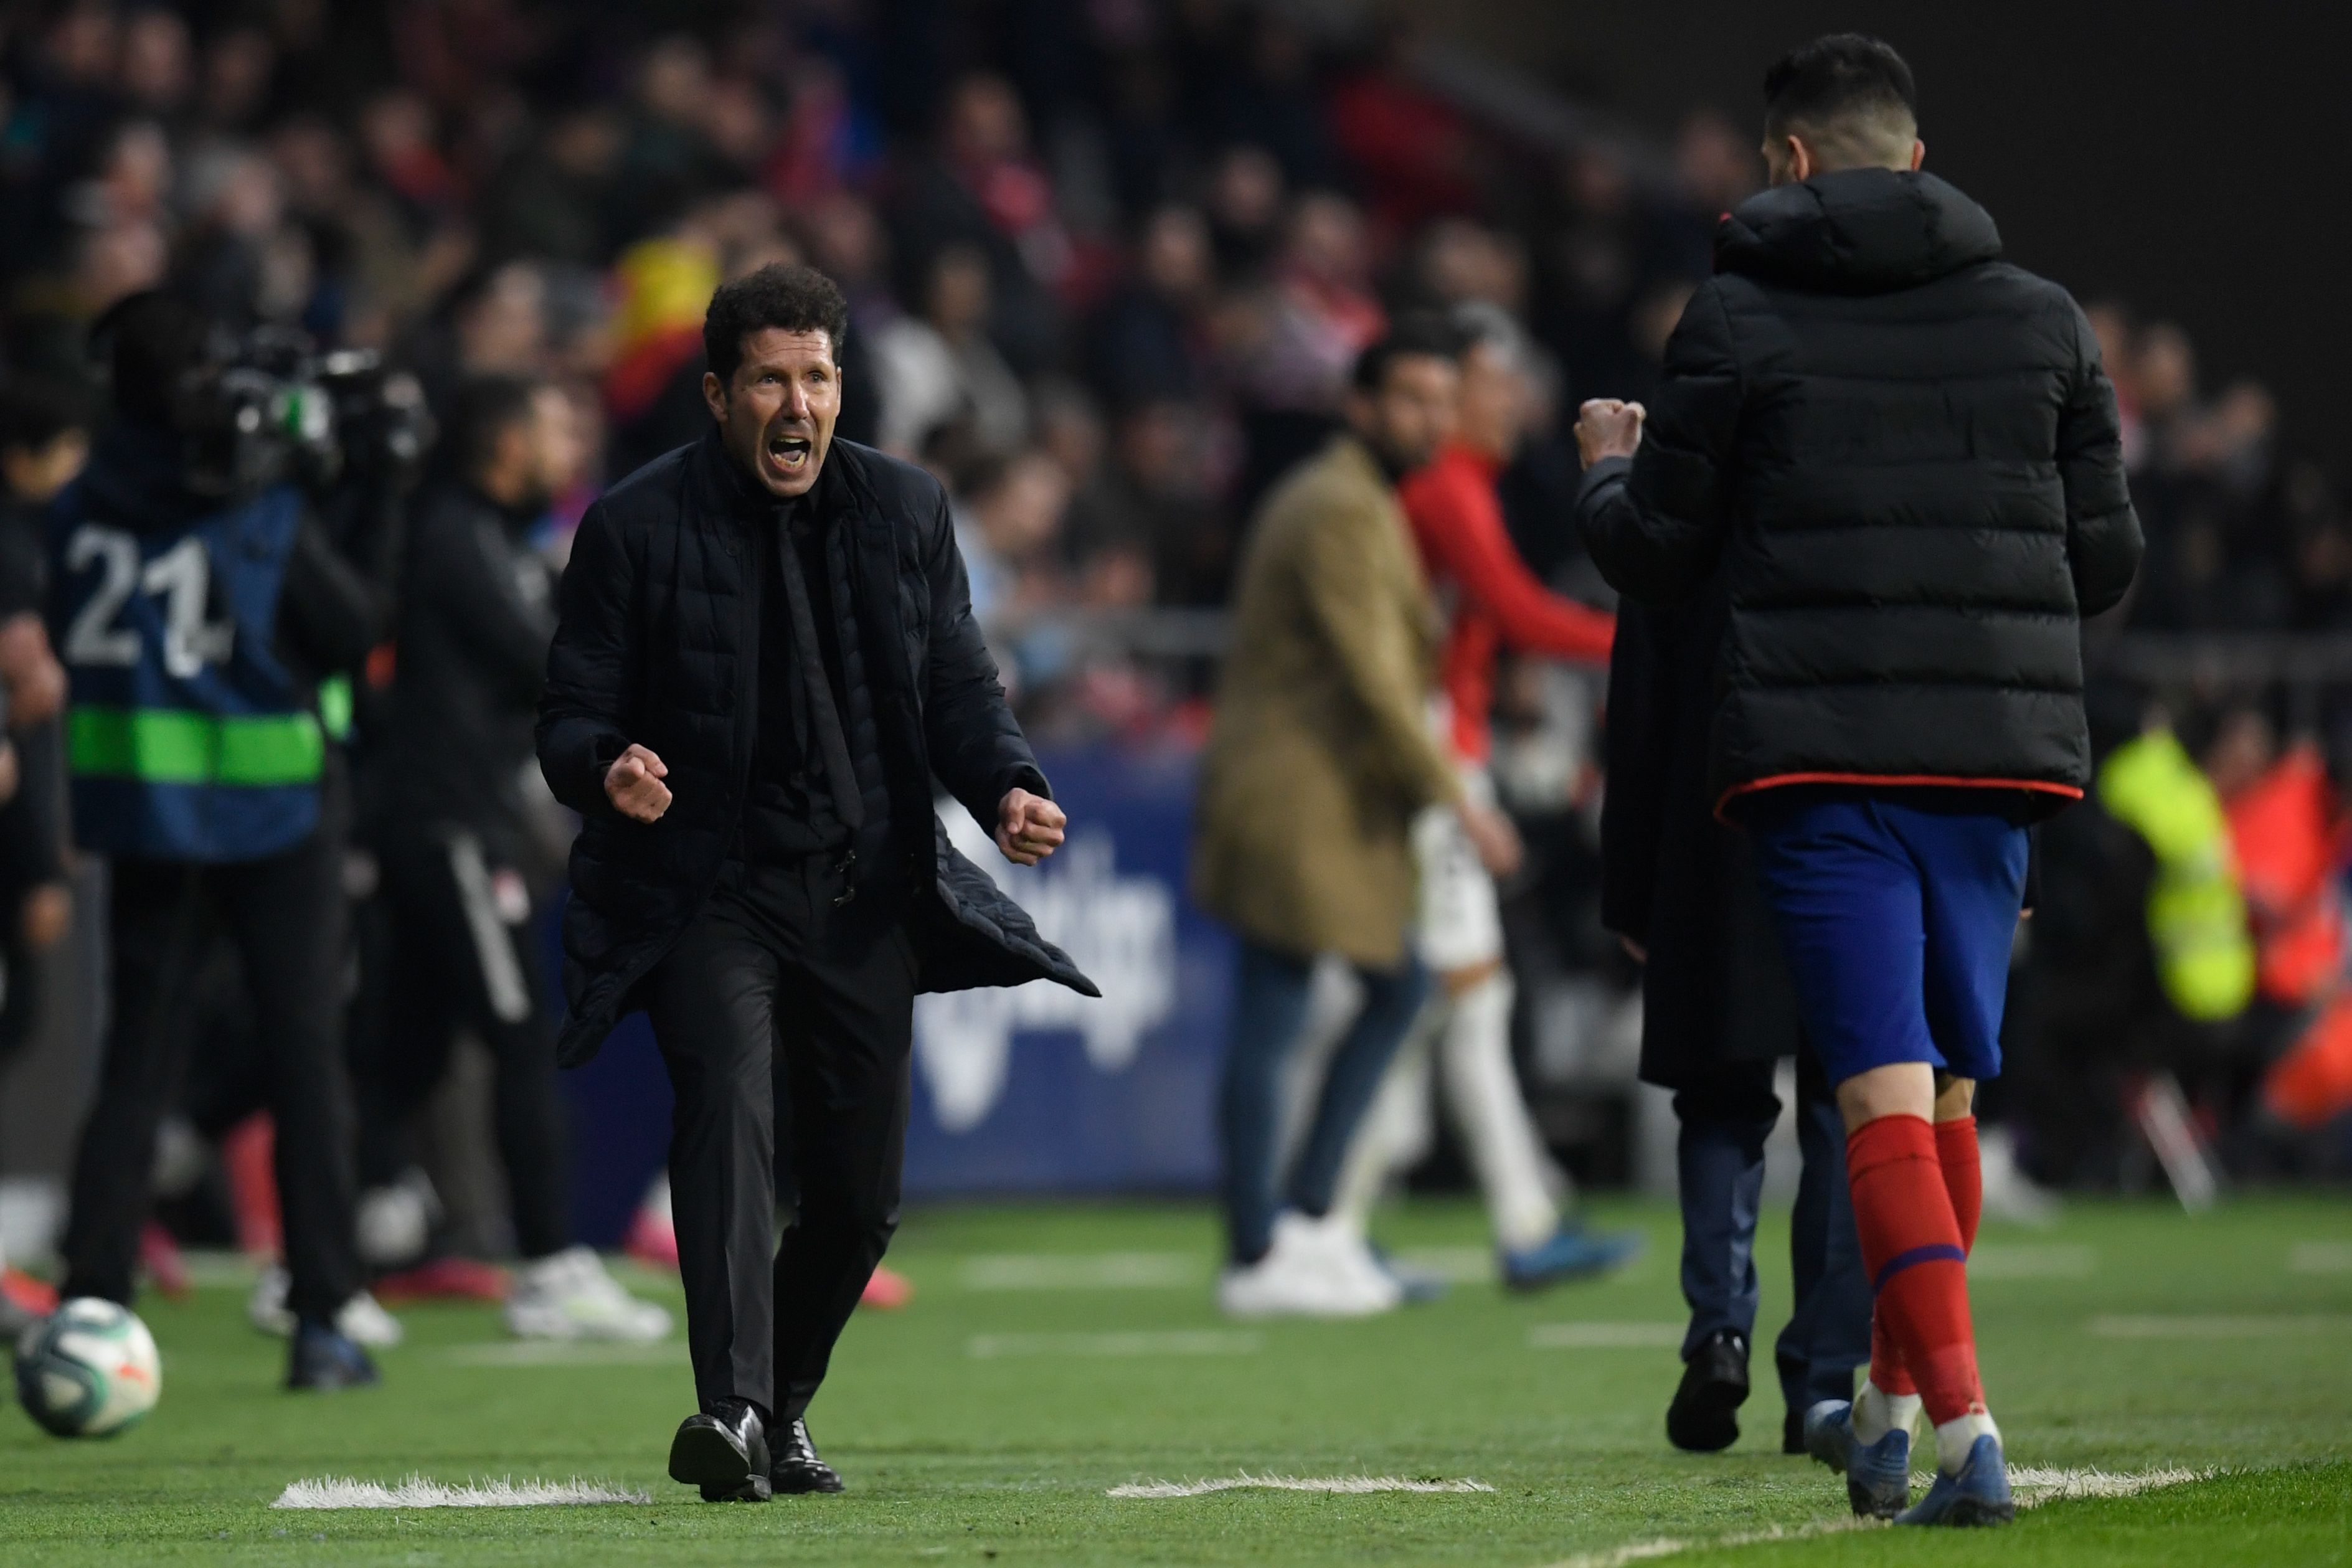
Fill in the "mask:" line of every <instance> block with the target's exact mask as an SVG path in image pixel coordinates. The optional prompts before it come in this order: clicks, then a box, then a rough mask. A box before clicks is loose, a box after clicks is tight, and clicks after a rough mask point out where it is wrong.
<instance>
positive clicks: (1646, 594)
mask: <svg viewBox="0 0 2352 1568" xmlns="http://www.w3.org/2000/svg"><path fill="white" fill-rule="evenodd" d="M1739 405H1740V376H1739V364H1738V357H1737V354H1736V353H1735V351H1734V347H1733V343H1732V338H1731V317H1730V315H1729V313H1728V312H1727V310H1725V308H1724V303H1723V295H1722V292H1721V290H1720V289H1719V288H1718V286H1717V284H1716V283H1714V282H1712V281H1710V282H1707V283H1705V284H1702V285H1700V287H1699V289H1698V291H1697V292H1696V293H1695V294H1693V295H1692V296H1691V301H1690V304H1689V305H1688V306H1687V307H1686V308H1685V310H1684V311H1683V319H1682V321H1681V322H1680V323H1678V324H1677V325H1676V326H1675V331H1674V336H1673V337H1671V338H1669V339H1668V340H1667V341H1666V364H1665V376H1664V380H1663V381H1662V382H1661V383H1660V384H1659V386H1658V391H1657V395H1655V396H1654V398H1652V399H1651V401H1650V405H1649V417H1648V419H1647V420H1646V421H1645V422H1644V425H1643V433H1642V446H1641V449H1640V450H1639V451H1638V452H1636V453H1635V454H1634V456H1633V460H1632V461H1631V462H1626V461H1624V460H1622V459H1604V460H1603V461H1601V462H1598V463H1595V464H1594V465H1593V466H1592V468H1591V471H1590V472H1589V473H1587V474H1586V475H1585V481H1584V485H1583V487H1582V489H1580V490H1579V491H1578V494H1577V506H1576V521H1577V528H1578V531H1580V532H1581V533H1582V535H1583V536H1584V545H1585V548H1586V549H1587V550H1588V551H1590V552H1591V555H1592V560H1593V563H1594V564H1595V565H1597V566H1598V567H1600V569H1601V576H1603V577H1604V578H1606V579H1608V582H1609V585H1610V586H1611V587H1612V588H1615V589H1616V590H1617V591H1618V592H1619V593H1621V594H1624V595H1628V596H1630V597H1632V598H1635V599H1641V600H1644V601H1646V602H1649V603H1652V604H1671V603H1674V602H1675V601H1677V600H1680V599H1684V598H1686V597H1688V596H1689V595H1690V594H1691V593H1692V591H1693V590H1694V589H1696V587H1697V586H1698V584H1700V583H1702V582H1704V581H1705V580H1706V576H1707V574H1709V573H1711V572H1713V571H1714V570H1715V561H1716V557H1717V554H1718V553H1720V552H1721V551H1722V549H1723V536H1724V531H1725V530H1726V528H1727V526H1728V523H1729V521H1730V514H1731V505H1730V502H1731V483H1730V479H1731V476H1730V468H1731V461H1732V452H1733V447H1734V443H1735V442H1736V441H1737V439H1738V434H1739Z"/></svg>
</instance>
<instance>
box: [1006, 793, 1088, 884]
mask: <svg viewBox="0 0 2352 1568" xmlns="http://www.w3.org/2000/svg"><path fill="white" fill-rule="evenodd" d="M1069 820H1070V819H1069V817H1068V816H1066V814H1065V813H1064V812H1063V810H1062V808H1061V807H1060V806H1058V805H1055V804H1054V803H1053V802H1052V801H1050V800H1047V799H1046V798H1045V796H1043V795H1031V794H1030V793H1029V792H1028V791H1027V790H1025V789H1016V790H1009V791H1007V792H1006V793H1005V796H1004V799H1003V801H1002V802H1000V803H999V804H998V805H997V808H996V847H998V848H999V849H1002V850H1003V851H1004V858H1006V859H1007V860H1010V861H1012V862H1013V864H1014V865H1015V866H1034V865H1035V864H1036V863H1037V862H1038V861H1040V860H1043V859H1044V858H1045V857H1046V856H1048V855H1051V854H1052V853H1053V852H1054V851H1055V848H1056V847H1059V845H1060V844H1061V842H1062V838H1063V833H1062V829H1063V827H1064V826H1066V825H1067V823H1068V822H1069Z"/></svg>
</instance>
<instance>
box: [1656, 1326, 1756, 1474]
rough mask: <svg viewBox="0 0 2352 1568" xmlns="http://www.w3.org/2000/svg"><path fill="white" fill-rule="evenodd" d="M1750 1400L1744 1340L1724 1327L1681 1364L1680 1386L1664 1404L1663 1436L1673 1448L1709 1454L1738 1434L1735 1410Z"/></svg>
mask: <svg viewBox="0 0 2352 1568" xmlns="http://www.w3.org/2000/svg"><path fill="white" fill-rule="evenodd" d="M1746 1403H1748V1341H1747V1340H1746V1339H1745V1338H1744V1337H1743V1336H1742V1335H1740V1333H1739V1332H1738V1331H1737V1330H1733V1329H1724V1330H1721V1331H1717V1332H1716V1333H1714V1334H1711V1335H1709V1336H1708V1337H1707V1338H1706V1340H1704V1341H1702V1342H1700V1344H1699V1347H1698V1349H1696V1350H1695V1351H1693V1352H1691V1357H1690V1362H1689V1363H1688V1364H1687V1365H1685V1367H1684V1368H1683V1382H1682V1386H1681V1387H1680V1388H1677V1389H1675V1402H1674V1403H1673V1404H1672V1405H1668V1406H1667V1407H1666V1440H1667V1441H1668V1442H1670V1443H1672V1444H1673V1445H1674V1446H1675V1447H1677V1448H1687V1449H1689V1450H1691V1451H1692V1452H1694V1453H1701V1454H1712V1453H1714V1452H1716V1451H1717V1450H1718V1449H1722V1448H1728V1447H1731V1445H1732V1444H1734V1443H1736V1442H1738V1440H1739V1419H1738V1415H1736V1414H1734V1413H1735V1412H1736V1411H1738V1408H1739V1407H1740V1406H1741V1405H1745V1404H1746Z"/></svg>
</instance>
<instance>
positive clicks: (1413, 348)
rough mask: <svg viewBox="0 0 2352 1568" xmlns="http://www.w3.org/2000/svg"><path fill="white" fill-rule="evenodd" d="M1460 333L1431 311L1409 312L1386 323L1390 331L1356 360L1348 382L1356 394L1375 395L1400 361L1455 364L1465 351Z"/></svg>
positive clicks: (1452, 325)
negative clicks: (1392, 366) (1418, 359)
mask: <svg viewBox="0 0 2352 1568" xmlns="http://www.w3.org/2000/svg"><path fill="white" fill-rule="evenodd" d="M1465 346H1466V345H1465V342H1464V340H1463V335H1462V332H1461V330H1460V329H1459V328H1457V327H1455V326H1454V323H1453V322H1451V321H1447V320H1446V319H1445V318H1444V316H1442V315H1440V314H1438V313H1437V312H1436V311H1434V310H1412V311H1408V312H1407V313H1406V314H1404V315H1402V316H1399V317H1397V318H1396V320H1394V321H1391V322H1390V323H1389V330H1388V331H1385V332H1383V333H1381V335H1380V337H1379V338H1377V339H1376V340H1374V341H1373V342H1372V343H1371V345H1370V347H1369V348H1367V349H1365V350H1364V352H1363V353H1360V354H1358V355H1357V356H1356V370H1355V374H1353V375H1352V376H1350V377H1349V380H1350V381H1351V382H1352V383H1353V384H1354V385H1355V388H1356V390H1357V391H1358V392H1378V391H1379V390H1380V389H1381V384H1382V383H1384V382H1386V381H1387V380H1388V377H1389V367H1390V366H1391V365H1392V364H1394V363H1396V362H1397V361H1399V360H1401V359H1412V358H1416V357H1423V356H1425V357H1428V358H1431V359H1442V360H1454V359H1459V358H1461V357H1462V352H1463V350H1464V348H1465Z"/></svg>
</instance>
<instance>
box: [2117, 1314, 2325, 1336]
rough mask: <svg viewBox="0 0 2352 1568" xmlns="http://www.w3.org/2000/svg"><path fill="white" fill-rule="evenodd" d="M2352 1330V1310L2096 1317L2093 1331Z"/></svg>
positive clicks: (2249, 1333) (2278, 1333)
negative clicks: (2189, 1315)
mask: <svg viewBox="0 0 2352 1568" xmlns="http://www.w3.org/2000/svg"><path fill="white" fill-rule="evenodd" d="M2347 1329H2352V1312H2301V1313H2295V1312H2279V1313H2273V1314H2270V1315H2266V1316H2262V1317H2256V1316H2252V1315H2251V1314H2249V1315H2243V1316H2235V1317H2232V1316H2225V1315H2221V1314H2216V1315H2213V1316H2210V1317H2155V1316H2150V1317H2097V1318H2093V1319H2092V1320H2091V1332H2093V1333H2095V1334H2097V1335H2098V1336H2100V1337H2101V1338H2102V1339H2110V1340H2268V1339H2278V1338H2281V1337H2283V1336H2285V1335H2289V1334H2332V1333H2340V1332H2342V1331H2345V1330H2347Z"/></svg>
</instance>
